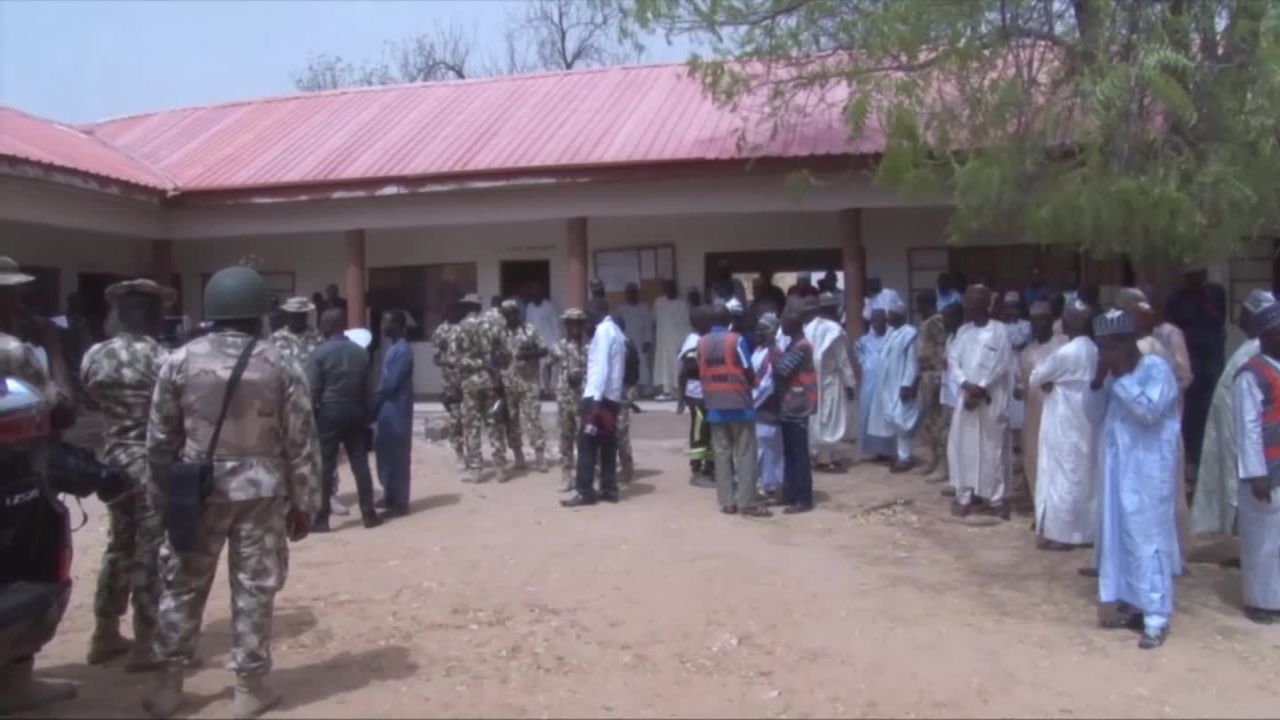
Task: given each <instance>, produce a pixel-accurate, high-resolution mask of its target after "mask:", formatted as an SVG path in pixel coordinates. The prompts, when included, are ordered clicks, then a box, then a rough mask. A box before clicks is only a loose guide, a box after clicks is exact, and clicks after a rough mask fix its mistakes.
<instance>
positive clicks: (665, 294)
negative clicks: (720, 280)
mask: <svg viewBox="0 0 1280 720" xmlns="http://www.w3.org/2000/svg"><path fill="white" fill-rule="evenodd" d="M653 320H654V326H655V330H656V333H655V336H654V341H653V384H654V386H655V387H657V389H658V392H659V393H661V394H662V395H663V396H674V395H676V394H677V391H678V390H679V388H678V387H677V382H678V380H679V377H680V363H679V355H680V347H681V344H682V343H683V342H684V339H685V337H686V336H687V335H688V334H689V303H688V302H686V301H685V299H684V298H682V297H680V293H679V292H678V291H677V290H676V284H675V281H673V280H663V281H662V296H661V297H659V298H658V299H657V300H654V301H653Z"/></svg>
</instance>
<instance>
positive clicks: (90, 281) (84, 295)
mask: <svg viewBox="0 0 1280 720" xmlns="http://www.w3.org/2000/svg"><path fill="white" fill-rule="evenodd" d="M128 279H129V278H127V277H125V276H123V275H114V274H112V273H80V278H79V281H78V282H77V283H76V294H77V295H79V296H80V312H81V313H82V314H83V315H84V319H85V322H86V323H88V325H89V334H90V335H92V336H93V339H94V341H95V342H96V341H98V340H102V339H103V338H104V337H106V334H105V331H104V328H105V326H106V322H107V315H108V313H110V311H111V306H110V304H109V303H107V297H106V292H107V288H108V287H110V286H111V285H112V284H114V283H118V282H120V281H122V280H128Z"/></svg>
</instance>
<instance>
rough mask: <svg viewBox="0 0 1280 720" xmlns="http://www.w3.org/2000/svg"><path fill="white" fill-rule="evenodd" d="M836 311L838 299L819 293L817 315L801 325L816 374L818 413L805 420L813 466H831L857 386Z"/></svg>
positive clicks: (842, 329) (843, 432) (842, 436)
mask: <svg viewBox="0 0 1280 720" xmlns="http://www.w3.org/2000/svg"><path fill="white" fill-rule="evenodd" d="M838 312H840V302H839V300H837V299H836V297H835V296H834V295H831V294H823V295H822V296H821V297H820V298H819V300H818V316H817V317H815V318H813V319H812V320H810V321H809V323H808V324H807V325H805V328H804V337H805V339H806V340H808V341H809V344H810V345H812V346H813V357H814V369H815V370H816V371H817V375H818V412H817V413H816V414H815V415H813V417H812V418H811V419H810V421H809V443H810V445H811V446H812V448H813V454H814V465H815V467H816V468H832V467H833V466H834V460H835V450H836V447H837V446H838V445H839V444H840V441H841V440H842V439H843V438H844V434H845V424H846V422H847V420H848V412H849V410H848V407H849V400H850V399H852V396H853V392H854V388H856V387H857V381H856V380H855V379H854V377H853V367H852V365H851V364H850V363H849V349H848V347H847V345H846V343H845V334H844V328H842V327H840V323H838V322H836V321H835V320H834V319H833V317H832V316H833V315H834V314H835V313H838Z"/></svg>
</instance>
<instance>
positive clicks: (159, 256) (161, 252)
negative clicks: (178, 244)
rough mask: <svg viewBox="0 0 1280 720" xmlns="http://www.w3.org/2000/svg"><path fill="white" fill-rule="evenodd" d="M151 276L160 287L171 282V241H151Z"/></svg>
mask: <svg viewBox="0 0 1280 720" xmlns="http://www.w3.org/2000/svg"><path fill="white" fill-rule="evenodd" d="M151 276H152V278H151V279H153V280H155V281H156V282H158V283H160V284H161V285H166V286H167V285H168V284H169V283H171V282H173V241H172V240H168V239H156V240H152V241H151Z"/></svg>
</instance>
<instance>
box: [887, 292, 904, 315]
mask: <svg viewBox="0 0 1280 720" xmlns="http://www.w3.org/2000/svg"><path fill="white" fill-rule="evenodd" d="M884 311H885V312H887V313H905V312H906V311H907V305H906V303H904V302H902V298H901V297H899V296H898V294H897V293H894V294H893V295H891V296H889V299H888V300H887V301H886V302H885V305H884Z"/></svg>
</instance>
